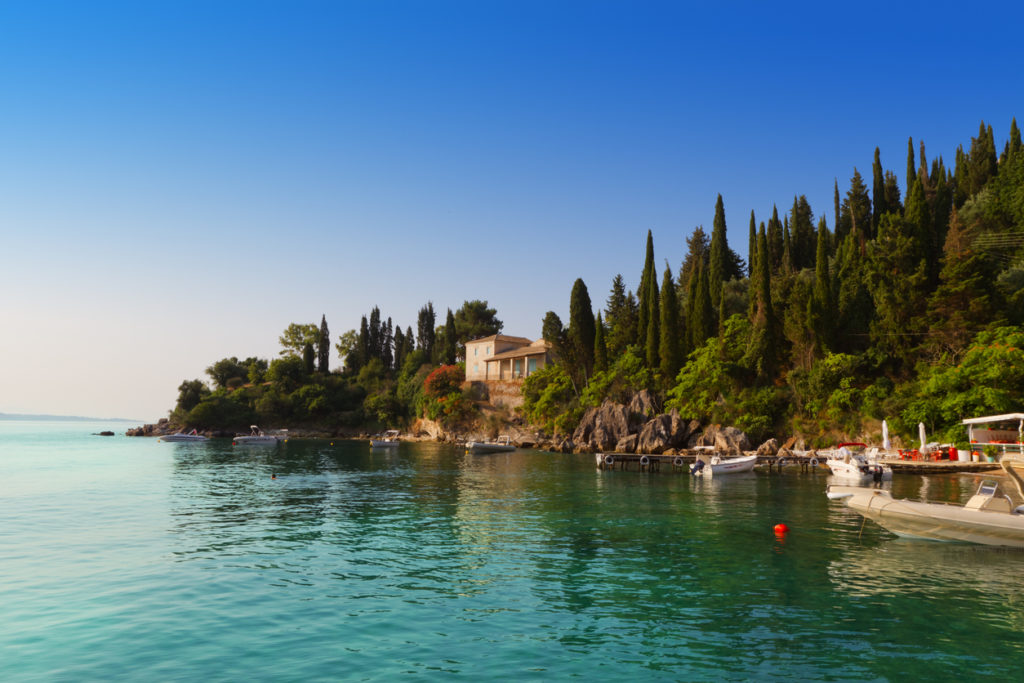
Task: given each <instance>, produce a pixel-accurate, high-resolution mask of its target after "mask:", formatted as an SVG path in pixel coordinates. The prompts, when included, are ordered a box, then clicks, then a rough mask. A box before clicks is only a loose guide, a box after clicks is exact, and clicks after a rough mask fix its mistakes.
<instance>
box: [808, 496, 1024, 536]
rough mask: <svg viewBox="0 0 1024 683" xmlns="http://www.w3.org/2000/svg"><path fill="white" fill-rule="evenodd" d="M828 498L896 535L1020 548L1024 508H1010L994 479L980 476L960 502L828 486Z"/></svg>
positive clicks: (1007, 500)
mask: <svg viewBox="0 0 1024 683" xmlns="http://www.w3.org/2000/svg"><path fill="white" fill-rule="evenodd" d="M827 495H828V497H829V499H830V500H842V501H843V502H845V503H846V507H848V508H850V509H852V510H854V511H856V512H857V513H859V514H860V515H862V516H863V517H865V518H866V519H870V520H872V521H874V522H876V523H877V524H878V525H880V526H882V527H884V528H886V529H888V530H889V531H891V532H893V533H894V534H897V535H898V536H907V537H910V538H925V539H930V540H934V541H962V542H965V543H979V544H982V545H1000V546H1011V547H1014V548H1024V514H1022V513H1024V506H1016V507H1015V506H1014V504H1013V501H1012V500H1010V497H1009V496H1006V495H1004V494H1003V493H1002V492H1001V491H1000V488H999V484H998V482H996V481H995V480H992V479H988V480H984V481H982V482H981V484H980V485H979V486H978V491H977V493H975V494H974V495H973V496H971V499H970V500H968V501H967V503H966V504H965V505H956V504H954V503H926V502H923V501H917V500H906V499H902V498H893V497H892V494H891V493H890V492H889V491H885V490H883V489H876V488H864V487H862V486H842V485H838V484H830V485H829V487H828V489H827Z"/></svg>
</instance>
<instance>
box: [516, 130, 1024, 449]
mask: <svg viewBox="0 0 1024 683" xmlns="http://www.w3.org/2000/svg"><path fill="white" fill-rule="evenodd" d="M868 182H870V187H869V185H868ZM833 195H834V196H833V200H834V201H833V206H832V207H831V211H828V210H826V211H823V212H821V213H819V214H818V215H817V216H816V215H815V213H814V212H813V211H812V208H811V206H810V204H809V203H808V201H807V198H806V196H803V195H800V196H797V197H794V198H793V202H792V205H791V207H790V208H789V210H788V212H783V213H782V214H781V216H780V211H779V209H778V207H777V206H773V207H772V208H771V211H770V213H769V214H767V215H768V218H767V220H764V219H762V220H760V221H759V220H758V218H757V216H756V215H755V213H754V212H753V211H752V212H751V213H750V218H749V227H748V245H747V254H748V257H747V260H746V261H744V260H743V259H741V258H740V257H739V255H738V254H737V253H736V252H735V251H734V250H733V249H732V248H731V247H730V245H729V243H728V239H727V234H726V233H727V231H726V211H725V205H724V201H723V199H722V197H721V195H719V196H718V198H717V200H716V202H715V207H714V214H713V219H712V230H711V234H710V236H708V234H707V233H706V232H705V230H704V228H703V226H698V227H697V228H696V229H694V230H693V232H692V233H691V234H690V236H689V237H687V238H686V239H685V247H686V255H685V257H684V259H683V261H682V263H681V264H680V265H679V267H678V269H677V272H676V273H673V271H672V268H671V267H670V265H669V264H668V263H665V267H664V270H663V271H662V272H661V277H660V281H659V275H658V272H657V271H656V265H655V264H656V261H655V252H654V240H653V235H652V234H651V232H648V234H647V241H646V245H645V252H644V266H643V270H642V271H641V273H640V280H639V286H638V288H637V290H636V292H633V291H629V290H627V289H626V287H625V284H624V279H623V277H622V275H621V274H619V275H616V276H615V277H614V278H613V280H612V284H611V291H610V293H609V295H608V298H607V299H606V301H605V302H604V305H603V307H599V308H598V310H597V311H596V312H595V311H594V310H593V306H592V302H591V299H590V295H589V292H588V290H587V287H586V285H585V284H584V283H583V281H582V280H577V281H576V282H575V283H574V285H573V287H572V291H571V293H570V299H569V323H568V325H567V326H566V325H563V323H562V321H561V320H560V319H559V317H558V316H557V315H556V314H555V313H554V312H550V311H549V312H548V313H547V314H546V315H545V316H544V318H543V330H544V336H545V338H546V339H548V340H549V341H550V342H552V344H553V346H554V348H555V351H556V352H557V354H558V356H559V358H560V361H559V362H558V363H557V364H554V365H551V366H549V367H547V368H545V369H544V370H542V371H541V372H538V373H536V374H534V375H533V376H531V377H530V378H528V379H527V381H526V383H525V386H524V398H525V406H524V409H525V411H526V413H527V415H528V416H529V417H530V418H531V419H532V420H533V421H535V422H536V423H538V424H541V425H543V426H544V427H546V428H547V429H550V430H552V431H554V432H561V433H568V432H571V430H572V429H573V427H574V426H575V424H576V423H577V421H578V419H579V417H580V416H581V414H582V412H583V411H584V410H585V409H586V408H587V407H590V406H595V405H599V404H600V403H601V402H602V401H604V400H606V399H609V398H610V399H613V400H627V399H628V396H630V395H631V394H632V393H633V392H636V391H639V390H641V389H649V390H651V391H652V392H653V394H654V396H655V397H656V399H657V400H658V401H660V402H661V404H662V407H664V408H665V409H671V408H676V409H678V410H679V412H680V414H681V415H682V416H683V417H686V418H696V419H699V420H702V421H704V422H720V423H727V424H733V425H735V426H737V427H740V428H742V429H745V430H746V431H748V432H749V433H751V435H752V436H754V437H755V438H761V437H765V436H769V435H776V436H788V435H790V434H802V435H805V436H809V437H811V439H812V441H814V440H818V441H821V442H822V445H823V444H824V442H827V441H828V440H831V439H832V438H834V437H835V436H837V435H840V434H850V435H852V434H860V433H862V432H863V431H864V430H865V429H867V428H868V427H869V425H871V424H877V421H878V420H881V419H882V418H888V419H889V421H890V424H893V425H894V428H895V429H896V430H897V431H898V432H902V433H904V434H906V435H910V434H913V433H916V425H917V423H918V422H925V424H926V425H927V426H928V427H929V429H930V430H931V431H932V432H937V433H938V434H939V435H940V436H946V437H948V438H957V437H962V434H963V432H962V429H961V428H960V427H959V421H960V420H961V419H963V418H965V417H971V416H977V415H982V414H990V413H1005V412H1015V411H1019V410H1021V409H1024V382H1021V381H1019V380H1018V379H1017V377H1018V375H1017V372H1016V368H1017V367H1024V345H1022V344H1021V342H1022V341H1024V327H1021V325H1022V323H1024V258H1022V257H1024V252H1022V247H1024V152H1022V143H1021V135H1020V131H1019V129H1018V127H1017V123H1016V119H1014V120H1013V121H1012V122H1011V125H1010V130H1009V135H1008V137H1007V139H1006V141H1005V142H1004V144H1003V145H1002V150H1001V151H998V148H997V145H996V142H995V136H994V133H993V129H992V126H990V125H986V124H984V123H982V124H981V125H980V127H979V129H978V133H977V136H976V137H972V138H971V140H970V143H969V145H968V146H967V148H966V149H965V148H964V146H962V145H961V146H960V147H959V148H958V149H957V150H956V158H955V161H954V164H953V167H952V169H950V168H948V167H947V166H946V164H945V161H944V160H943V158H942V157H941V156H939V157H937V158H934V159H931V160H930V161H929V159H928V157H927V155H926V151H925V145H924V143H923V142H919V144H918V146H917V147H916V148H915V145H914V141H913V139H912V138H911V139H909V140H908V142H907V159H906V171H905V173H904V175H903V186H902V188H901V186H900V183H899V179H898V177H897V175H896V173H895V172H894V171H892V170H890V169H886V168H884V167H883V165H882V161H881V153H880V150H879V149H878V148H876V149H875V151H874V158H873V162H872V168H871V176H870V180H869V181H866V180H865V177H864V176H862V175H861V173H860V172H859V171H858V170H857V169H856V168H854V170H853V174H852V176H851V178H850V180H849V183H848V186H847V188H846V191H845V192H844V193H841V192H840V186H839V182H838V179H836V180H835V181H834V192H833ZM830 223H831V225H832V228H831V229H830V228H829V224H830ZM872 421H874V422H872Z"/></svg>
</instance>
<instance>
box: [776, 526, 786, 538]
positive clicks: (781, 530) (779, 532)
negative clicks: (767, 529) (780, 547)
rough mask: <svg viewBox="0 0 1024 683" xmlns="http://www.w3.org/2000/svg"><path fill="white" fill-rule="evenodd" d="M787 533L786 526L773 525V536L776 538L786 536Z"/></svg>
mask: <svg viewBox="0 0 1024 683" xmlns="http://www.w3.org/2000/svg"><path fill="white" fill-rule="evenodd" d="M788 533H789V527H788V526H786V525H785V524H776V525H775V535H776V536H784V535H786V534H788Z"/></svg>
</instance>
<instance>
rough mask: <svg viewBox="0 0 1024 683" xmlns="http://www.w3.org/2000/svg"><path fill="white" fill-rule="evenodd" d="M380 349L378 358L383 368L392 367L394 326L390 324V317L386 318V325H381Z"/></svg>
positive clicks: (393, 360)
mask: <svg viewBox="0 0 1024 683" xmlns="http://www.w3.org/2000/svg"><path fill="white" fill-rule="evenodd" d="M381 332H382V334H381V349H380V360H381V362H382V363H383V364H384V369H385V370H390V369H391V368H392V367H394V363H395V356H394V351H393V348H394V341H395V337H394V328H393V327H392V325H391V318H388V322H387V324H386V325H383V326H381Z"/></svg>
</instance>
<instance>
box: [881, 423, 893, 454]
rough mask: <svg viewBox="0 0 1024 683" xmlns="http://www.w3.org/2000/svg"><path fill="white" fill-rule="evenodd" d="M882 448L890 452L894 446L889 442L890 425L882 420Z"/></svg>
mask: <svg viewBox="0 0 1024 683" xmlns="http://www.w3.org/2000/svg"><path fill="white" fill-rule="evenodd" d="M882 448H884V449H885V450H889V449H890V448H892V444H891V443H890V442H889V423H888V422H886V421H885V420H882Z"/></svg>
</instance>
